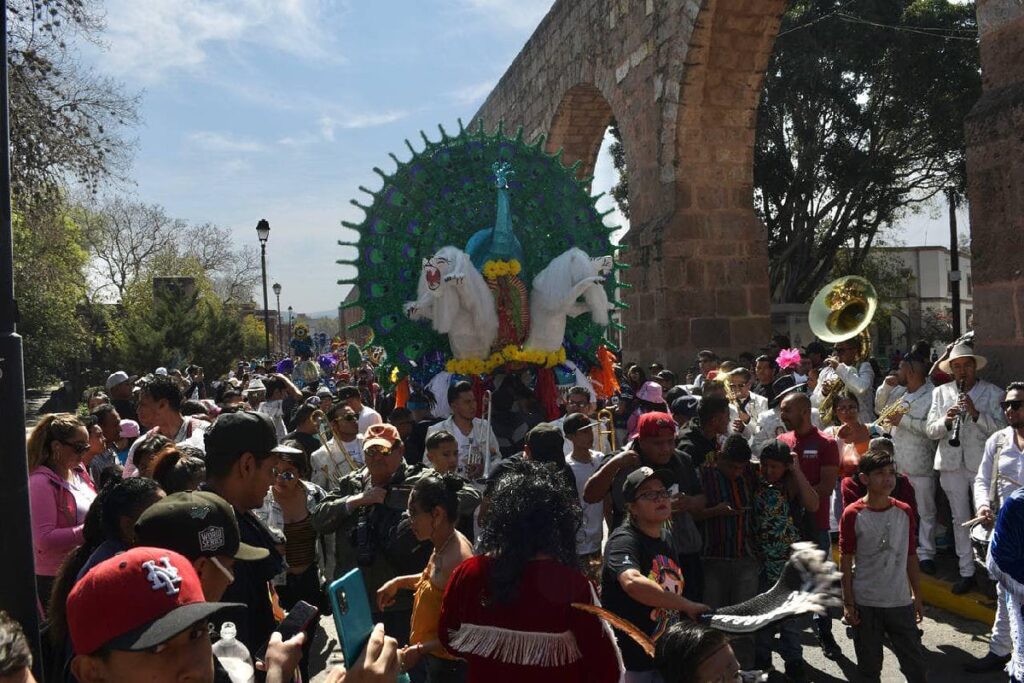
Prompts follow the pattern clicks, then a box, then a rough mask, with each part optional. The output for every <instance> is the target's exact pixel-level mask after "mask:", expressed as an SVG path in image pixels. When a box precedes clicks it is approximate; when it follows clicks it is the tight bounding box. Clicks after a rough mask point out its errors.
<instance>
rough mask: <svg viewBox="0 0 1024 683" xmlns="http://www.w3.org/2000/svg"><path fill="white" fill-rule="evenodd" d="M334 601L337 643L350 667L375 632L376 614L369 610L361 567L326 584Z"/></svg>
mask: <svg viewBox="0 0 1024 683" xmlns="http://www.w3.org/2000/svg"><path fill="white" fill-rule="evenodd" d="M327 597H328V599H330V601H331V612H332V613H333V614H334V625H335V627H336V628H337V630H338V642H339V643H340V644H341V653H342V656H344V658H345V666H348V667H351V666H352V665H353V664H355V663H356V662H357V661H358V660H359V655H360V653H361V652H362V651H363V648H365V647H366V643H367V641H369V640H370V633H371V632H372V631H373V617H372V615H371V613H370V599H369V598H368V597H367V595H366V583H365V582H364V581H363V572H362V571H360V570H359V569H358V568H356V569H353V570H352V571H350V572H349V573H347V574H345V575H344V576H342V577H341V578H340V579H338V580H337V581H334V582H333V583H331V585H329V586H328V587H327Z"/></svg>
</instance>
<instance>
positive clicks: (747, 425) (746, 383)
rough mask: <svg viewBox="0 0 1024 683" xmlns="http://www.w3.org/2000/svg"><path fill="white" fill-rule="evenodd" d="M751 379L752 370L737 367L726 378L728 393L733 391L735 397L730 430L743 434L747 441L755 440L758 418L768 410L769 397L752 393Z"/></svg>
mask: <svg viewBox="0 0 1024 683" xmlns="http://www.w3.org/2000/svg"><path fill="white" fill-rule="evenodd" d="M751 379H752V376H751V374H750V370H748V369H746V368H736V369H735V370H732V371H731V372H729V373H728V374H727V375H726V377H725V380H724V381H726V382H728V383H729V391H728V392H726V395H727V396H728V395H729V393H731V394H732V397H733V400H732V401H731V402H730V403H729V419H730V422H731V425H732V426H731V430H730V431H732V432H736V433H738V434H742V435H743V437H744V438H745V439H746V440H747V443H751V442H753V440H754V434H755V433H756V432H757V420H758V418H759V417H761V413H763V412H765V411H767V410H768V399H767V398H765V397H764V396H761V395H760V394H754V393H751V391H750V380H751Z"/></svg>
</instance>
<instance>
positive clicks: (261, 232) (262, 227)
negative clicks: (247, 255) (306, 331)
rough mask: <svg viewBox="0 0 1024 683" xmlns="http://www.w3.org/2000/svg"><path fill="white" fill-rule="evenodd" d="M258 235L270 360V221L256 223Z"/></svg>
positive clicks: (264, 336) (267, 345)
mask: <svg viewBox="0 0 1024 683" xmlns="http://www.w3.org/2000/svg"><path fill="white" fill-rule="evenodd" d="M256 236H257V237H259V238H260V264H261V265H262V267H263V342H264V345H265V347H266V352H267V362H268V363H269V362H270V311H269V310H268V309H269V308H270V303H269V302H268V301H267V238H268V237H270V223H268V222H267V219H266V218H261V219H260V222H259V223H257V224H256Z"/></svg>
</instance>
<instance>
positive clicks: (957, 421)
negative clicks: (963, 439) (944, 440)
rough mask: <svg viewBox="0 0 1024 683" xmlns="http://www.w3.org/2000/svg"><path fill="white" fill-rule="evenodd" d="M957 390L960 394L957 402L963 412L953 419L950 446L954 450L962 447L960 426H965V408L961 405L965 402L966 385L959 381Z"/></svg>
mask: <svg viewBox="0 0 1024 683" xmlns="http://www.w3.org/2000/svg"><path fill="white" fill-rule="evenodd" d="M956 388H957V390H958V391H959V392H960V395H959V396H957V400H956V401H957V405H959V406H960V411H961V412H959V413H957V414H956V417H954V418H953V429H952V430H951V432H952V433H951V434H950V435H949V445H950V446H952V447H953V448H958V447H959V446H960V425H961V424H963V421H964V418H963V406H962V405H961V404H963V401H964V383H963V382H962V381H958V382H957V383H956Z"/></svg>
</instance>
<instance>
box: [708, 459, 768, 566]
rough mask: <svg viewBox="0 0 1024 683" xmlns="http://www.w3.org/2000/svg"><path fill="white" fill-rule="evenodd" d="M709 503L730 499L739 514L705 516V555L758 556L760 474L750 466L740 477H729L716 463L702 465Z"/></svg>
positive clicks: (710, 505)
mask: <svg viewBox="0 0 1024 683" xmlns="http://www.w3.org/2000/svg"><path fill="white" fill-rule="evenodd" d="M700 476H701V483H702V485H703V490H704V496H705V497H706V499H707V506H708V507H709V508H710V507H714V506H715V505H718V504H719V503H726V504H728V505H729V506H731V507H732V509H733V510H736V511H737V512H738V513H739V514H726V515H718V516H716V517H709V518H708V519H706V520H704V557H714V558H719V559H739V558H746V557H754V556H755V540H754V538H755V537H754V515H753V511H754V510H753V505H754V503H753V500H754V492H755V491H757V475H756V474H755V473H754V468H753V467H751V466H748V467H747V468H746V469H745V470H744V472H743V474H742V475H740V477H739V478H737V479H734V480H731V481H730V480H729V479H727V478H726V476H725V474H723V473H722V471H721V470H720V469H718V467H717V466H716V465H714V464H713V463H712V464H705V465H702V466H701V468H700Z"/></svg>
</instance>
